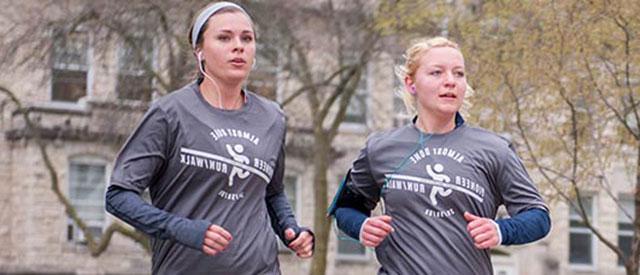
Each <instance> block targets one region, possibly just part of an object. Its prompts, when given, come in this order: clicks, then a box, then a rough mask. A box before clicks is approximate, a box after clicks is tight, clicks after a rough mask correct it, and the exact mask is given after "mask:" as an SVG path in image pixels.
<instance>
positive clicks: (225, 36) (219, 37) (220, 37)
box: [218, 35, 231, 41]
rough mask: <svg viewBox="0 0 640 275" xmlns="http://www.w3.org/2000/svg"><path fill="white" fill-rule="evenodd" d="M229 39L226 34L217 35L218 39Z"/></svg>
mask: <svg viewBox="0 0 640 275" xmlns="http://www.w3.org/2000/svg"><path fill="white" fill-rule="evenodd" d="M229 39H231V38H230V37H229V36H228V35H220V36H218V40H220V41H229Z"/></svg>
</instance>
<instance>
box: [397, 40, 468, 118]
mask: <svg viewBox="0 0 640 275" xmlns="http://www.w3.org/2000/svg"><path fill="white" fill-rule="evenodd" d="M439 47H450V48H454V49H456V50H460V47H459V46H458V44H456V43H455V42H453V41H451V40H449V39H446V38H444V37H433V38H429V39H424V38H423V39H420V40H418V41H416V42H415V43H413V45H411V47H409V48H408V49H407V51H406V52H405V53H404V55H403V57H404V60H405V62H404V64H402V65H398V66H396V67H395V73H396V76H397V77H398V79H399V80H400V83H402V85H400V87H398V89H397V91H396V92H397V93H398V95H400V96H401V97H402V101H404V106H405V108H406V109H407V113H408V114H409V115H412V116H414V115H416V114H417V102H416V98H415V96H414V95H412V94H411V93H410V92H409V91H408V90H407V89H406V87H405V85H404V83H405V79H406V78H407V77H409V78H411V80H412V81H413V82H414V83H415V80H416V79H415V77H416V71H417V70H418V68H419V67H420V59H421V58H422V57H423V56H424V55H425V54H426V53H427V52H428V51H429V50H430V49H433V48H439ZM473 93H474V91H473V89H472V88H471V86H470V85H468V84H467V88H466V91H465V98H464V99H465V100H464V101H463V104H462V107H461V108H460V112H461V113H462V114H463V115H466V114H467V111H468V109H469V108H470V107H471V103H469V102H468V101H467V100H466V99H467V98H469V97H471V96H472V95H473Z"/></svg>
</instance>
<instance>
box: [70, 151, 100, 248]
mask: <svg viewBox="0 0 640 275" xmlns="http://www.w3.org/2000/svg"><path fill="white" fill-rule="evenodd" d="M73 165H92V166H103V167H104V183H103V184H104V191H103V194H104V192H106V189H107V186H108V182H109V178H110V162H109V161H108V160H107V159H106V158H104V157H101V156H96V155H76V156H71V157H69V159H68V163H67V167H68V170H67V175H68V176H67V194H68V199H69V202H70V203H71V205H73V207H74V208H76V211H77V210H78V209H77V206H76V205H75V201H74V199H73V198H71V192H72V191H71V190H72V188H73V187H74V183H72V179H71V167H72V166H73ZM102 199H103V201H102V203H101V205H104V196H102ZM102 211H103V213H104V219H103V221H102V222H97V221H88V220H84V222H85V223H86V225H87V226H89V227H96V228H97V227H99V228H100V229H101V231H102V233H104V230H105V229H106V228H107V226H108V224H109V223H110V222H111V221H112V218H111V217H110V215H109V213H107V211H106V209H104V207H103V208H102ZM65 217H66V219H67V223H66V238H65V239H66V241H67V242H68V243H73V244H78V245H86V239H85V237H84V233H83V232H82V230H80V229H79V228H78V226H77V225H76V224H75V223H74V222H73V220H72V219H71V218H70V217H68V216H65ZM70 230H71V232H69V231H70ZM94 237H96V236H94ZM98 237H100V236H98Z"/></svg>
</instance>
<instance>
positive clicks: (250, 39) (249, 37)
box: [242, 35, 253, 42]
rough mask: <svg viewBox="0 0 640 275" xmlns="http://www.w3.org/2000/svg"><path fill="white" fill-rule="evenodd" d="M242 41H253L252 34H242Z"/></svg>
mask: <svg viewBox="0 0 640 275" xmlns="http://www.w3.org/2000/svg"><path fill="white" fill-rule="evenodd" d="M242 41H244V42H251V41H253V37H252V36H249V35H247V36H243V37H242Z"/></svg>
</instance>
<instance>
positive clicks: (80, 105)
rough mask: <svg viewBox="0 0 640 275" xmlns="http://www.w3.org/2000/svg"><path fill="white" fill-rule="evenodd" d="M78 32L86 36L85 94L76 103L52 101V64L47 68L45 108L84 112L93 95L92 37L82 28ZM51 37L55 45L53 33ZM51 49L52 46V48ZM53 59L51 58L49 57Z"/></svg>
mask: <svg viewBox="0 0 640 275" xmlns="http://www.w3.org/2000/svg"><path fill="white" fill-rule="evenodd" d="M78 31H79V32H83V33H85V34H86V35H87V94H86V95H85V96H84V97H82V98H80V99H78V101H76V102H68V101H60V100H54V99H53V64H52V65H51V67H49V68H48V69H49V74H50V76H51V77H49V98H48V99H47V104H46V105H47V106H51V107H52V108H56V109H72V110H84V109H85V106H86V101H87V99H90V98H91V97H92V95H93V81H94V79H93V78H94V70H95V69H94V67H95V66H94V64H93V54H94V49H93V39H94V37H93V35H91V33H92V32H89V31H87V30H84V28H79V30H78ZM50 33H51V35H50V37H51V43H55V39H56V37H55V36H54V32H53V31H51V32H50ZM52 47H53V46H52ZM51 58H52V59H53V56H51ZM52 62H53V61H52Z"/></svg>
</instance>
